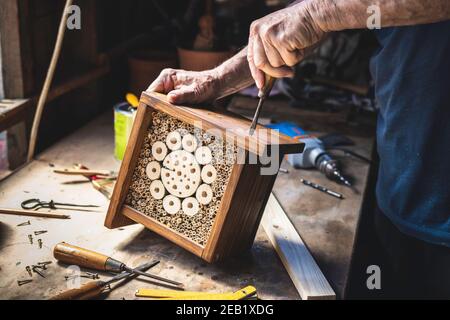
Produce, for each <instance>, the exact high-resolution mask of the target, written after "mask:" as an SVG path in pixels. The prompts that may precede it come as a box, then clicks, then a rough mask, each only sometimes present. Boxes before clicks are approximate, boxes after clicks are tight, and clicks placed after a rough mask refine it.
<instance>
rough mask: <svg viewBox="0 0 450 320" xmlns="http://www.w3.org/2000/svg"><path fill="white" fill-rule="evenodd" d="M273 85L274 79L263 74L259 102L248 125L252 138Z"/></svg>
mask: <svg viewBox="0 0 450 320" xmlns="http://www.w3.org/2000/svg"><path fill="white" fill-rule="evenodd" d="M274 83H275V78H274V77H271V76H269V75H268V74H265V82H264V86H263V87H262V88H261V89H260V90H259V93H258V97H259V102H258V106H257V107H256V112H255V115H254V116H253V120H252V124H251V125H250V135H251V136H252V135H253V133H254V132H255V129H256V126H257V125H258V119H259V114H260V113H261V109H262V106H263V104H264V101H265V100H266V98H267V97H268V96H269V94H270V91H272V88H273V85H274Z"/></svg>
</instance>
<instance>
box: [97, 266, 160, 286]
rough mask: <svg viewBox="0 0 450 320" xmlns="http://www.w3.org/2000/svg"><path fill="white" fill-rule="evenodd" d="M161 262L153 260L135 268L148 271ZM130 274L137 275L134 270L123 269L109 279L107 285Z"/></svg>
mask: <svg viewBox="0 0 450 320" xmlns="http://www.w3.org/2000/svg"><path fill="white" fill-rule="evenodd" d="M158 263H159V261H152V262H147V263H144V264H141V265H140V266H138V267H136V268H135V270H139V271H141V272H143V271H146V270H148V269H150V268H153V267H154V266H156V265H157V264H158ZM129 276H137V274H136V273H134V272H129V271H123V272H121V273H119V274H118V275H116V276H114V277H112V278H111V279H109V280H108V281H106V282H105V283H106V285H108V284H111V283H113V282H116V281H119V280H122V279H125V278H127V277H129Z"/></svg>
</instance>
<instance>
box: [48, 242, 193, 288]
mask: <svg viewBox="0 0 450 320" xmlns="http://www.w3.org/2000/svg"><path fill="white" fill-rule="evenodd" d="M53 256H54V257H55V259H56V260H59V261H61V262H64V263H67V264H74V265H78V266H80V267H85V268H90V269H95V270H101V271H109V272H122V271H127V272H130V273H135V274H138V275H141V276H144V277H148V278H152V279H155V280H158V281H161V282H163V283H164V284H170V285H171V286H175V287H176V288H178V289H181V290H184V285H183V284H182V283H179V282H176V281H173V280H169V279H165V278H162V277H160V276H157V275H154V274H151V273H146V272H142V271H140V270H137V269H132V268H130V267H128V266H127V265H126V264H125V263H123V262H121V261H118V260H116V259H113V258H111V257H108V256H105V255H103V254H101V253H97V252H94V251H91V250H88V249H84V248H80V247H77V246H73V245H71V244H68V243H65V242H61V243H58V244H57V245H56V246H55V248H54V249H53ZM160 285H162V284H160Z"/></svg>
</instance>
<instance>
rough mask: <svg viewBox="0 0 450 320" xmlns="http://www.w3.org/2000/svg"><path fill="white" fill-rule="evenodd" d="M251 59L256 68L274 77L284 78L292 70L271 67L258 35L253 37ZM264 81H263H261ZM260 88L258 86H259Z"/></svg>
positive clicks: (289, 74)
mask: <svg viewBox="0 0 450 320" xmlns="http://www.w3.org/2000/svg"><path fill="white" fill-rule="evenodd" d="M253 60H254V64H255V66H256V68H257V69H259V70H261V71H263V72H264V73H266V74H268V75H270V76H272V77H275V78H284V77H291V76H292V73H293V72H292V70H291V68H289V67H286V66H281V67H277V68H275V67H273V66H271V65H270V63H269V60H268V58H267V55H266V51H265V49H264V45H263V42H262V41H261V38H260V37H255V40H254V43H253ZM263 83H264V82H263ZM259 88H260V87H259Z"/></svg>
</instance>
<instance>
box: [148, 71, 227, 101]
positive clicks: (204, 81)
mask: <svg viewBox="0 0 450 320" xmlns="http://www.w3.org/2000/svg"><path fill="white" fill-rule="evenodd" d="M219 87H220V81H219V77H218V74H217V72H216V71H215V70H208V71H201V72H195V71H185V70H175V69H164V70H163V71H162V72H161V74H160V75H159V76H158V78H156V80H155V81H153V83H152V84H151V85H150V87H148V89H147V91H150V92H159V93H165V94H167V98H168V100H169V102H171V103H175V104H177V103H179V104H180V103H201V102H211V101H213V100H215V99H217V98H218V97H219V94H220V92H221V90H220V88H219Z"/></svg>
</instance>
